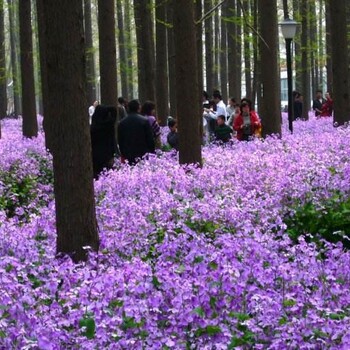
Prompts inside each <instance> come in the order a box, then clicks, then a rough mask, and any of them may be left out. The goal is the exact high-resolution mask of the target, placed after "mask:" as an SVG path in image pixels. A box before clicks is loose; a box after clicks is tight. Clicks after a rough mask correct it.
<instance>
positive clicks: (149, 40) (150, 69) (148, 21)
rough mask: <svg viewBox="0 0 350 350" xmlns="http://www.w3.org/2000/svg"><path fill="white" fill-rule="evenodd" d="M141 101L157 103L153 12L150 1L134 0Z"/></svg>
mask: <svg viewBox="0 0 350 350" xmlns="http://www.w3.org/2000/svg"><path fill="white" fill-rule="evenodd" d="M134 13H135V24H136V38H137V62H138V63H137V65H138V78H139V79H138V80H139V99H140V101H141V102H142V103H143V102H145V101H146V100H151V101H156V91H155V55H154V40H153V21H152V10H151V5H150V1H149V0H134Z"/></svg>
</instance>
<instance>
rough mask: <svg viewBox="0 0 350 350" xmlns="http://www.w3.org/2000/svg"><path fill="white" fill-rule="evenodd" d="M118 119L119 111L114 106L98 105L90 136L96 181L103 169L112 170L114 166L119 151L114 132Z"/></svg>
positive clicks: (93, 116) (93, 117)
mask: <svg viewBox="0 0 350 350" xmlns="http://www.w3.org/2000/svg"><path fill="white" fill-rule="evenodd" d="M116 119H117V109H116V108H115V107H114V106H103V105H98V106H96V108H95V112H94V114H93V115H92V122H91V126H90V134H91V148H92V163H93V171H94V178H95V179H97V178H98V176H99V174H100V173H101V171H102V170H103V169H105V168H106V169H111V168H112V166H113V161H114V154H115V152H116V149H117V144H116V141H115V132H114V124H115V121H116Z"/></svg>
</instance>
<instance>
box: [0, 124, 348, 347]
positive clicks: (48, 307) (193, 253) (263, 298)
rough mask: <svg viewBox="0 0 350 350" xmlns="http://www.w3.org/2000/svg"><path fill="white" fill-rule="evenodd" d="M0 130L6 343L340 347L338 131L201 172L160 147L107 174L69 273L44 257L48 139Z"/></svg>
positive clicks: (343, 331) (343, 310) (344, 316)
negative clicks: (92, 237)
mask: <svg viewBox="0 0 350 350" xmlns="http://www.w3.org/2000/svg"><path fill="white" fill-rule="evenodd" d="M2 134H3V138H2V139H1V140H0V348H1V349H42V350H45V349H46V350H49V349H164V350H165V349H198V350H199V349H201V350H203V349H349V348H350V318H349V317H350V293H349V288H350V274H349V266H350V253H349V251H348V250H347V248H346V247H345V248H344V246H343V244H344V245H345V246H347V240H346V237H344V235H345V234H346V233H349V232H346V230H347V227H348V226H347V225H349V222H348V221H347V220H349V219H348V216H349V215H348V214H349V213H350V204H349V191H350V162H349V159H350V148H349V146H350V131H349V130H348V129H342V128H334V127H333V125H332V122H331V121H330V120H328V119H326V120H310V121H309V122H302V121H299V122H296V123H295V133H294V135H292V136H291V135H288V133H287V132H286V131H285V132H284V136H283V138H282V140H279V139H274V138H269V139H266V140H264V141H259V140H257V141H254V142H250V143H238V142H233V143H232V145H230V146H228V147H225V148H223V147H220V146H210V147H205V148H204V149H203V159H204V164H203V168H202V169H198V168H195V167H188V168H186V169H185V168H182V167H180V166H179V165H178V162H177V157H176V155H174V154H173V153H171V152H168V153H164V154H163V155H158V156H155V157H153V158H151V159H149V160H148V161H144V162H142V163H140V164H139V165H138V166H135V167H133V168H130V167H128V166H120V165H118V164H117V165H116V167H117V169H116V170H115V171H111V172H109V173H108V174H105V175H104V176H102V177H101V178H100V180H98V181H96V182H95V191H96V201H97V217H98V223H99V230H100V238H101V250H100V253H99V254H98V255H92V256H91V259H90V260H89V262H88V263H87V264H80V265H74V264H73V263H72V262H71V261H70V260H69V259H67V258H62V259H55V239H56V237H55V215H54V200H53V193H52V192H53V189H52V168H51V159H50V157H49V156H48V155H47V154H46V153H45V150H44V138H43V135H39V137H38V138H37V139H35V140H23V139H22V138H21V126H20V122H19V121H10V120H4V121H2ZM334 208H336V210H334ZM332 210H333V211H332ZM325 218H326V220H325ZM322 220H323V221H322ZM323 238H326V239H327V240H323ZM330 241H332V242H334V243H329V242H330Z"/></svg>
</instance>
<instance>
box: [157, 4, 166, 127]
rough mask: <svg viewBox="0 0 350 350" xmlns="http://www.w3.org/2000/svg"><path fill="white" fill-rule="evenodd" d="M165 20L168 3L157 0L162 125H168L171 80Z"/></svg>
mask: <svg viewBox="0 0 350 350" xmlns="http://www.w3.org/2000/svg"><path fill="white" fill-rule="evenodd" d="M165 22H166V4H165V3H164V1H163V0H156V40H157V41H156V50H157V51H156V62H157V68H156V75H157V81H156V87H157V89H156V93H157V116H158V119H159V121H160V124H161V125H162V126H166V125H167V117H168V116H169V91H168V85H169V81H168V64H167V59H168V58H167V47H166V46H167V42H166V26H165Z"/></svg>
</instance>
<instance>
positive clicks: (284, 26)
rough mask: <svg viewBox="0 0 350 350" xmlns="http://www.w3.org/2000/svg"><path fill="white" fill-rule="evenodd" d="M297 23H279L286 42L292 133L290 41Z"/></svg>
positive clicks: (291, 21)
mask: <svg viewBox="0 0 350 350" xmlns="http://www.w3.org/2000/svg"><path fill="white" fill-rule="evenodd" d="M297 25H298V23H297V22H295V21H294V20H292V19H290V18H288V17H287V18H285V19H284V20H283V21H282V22H280V26H281V31H282V34H283V37H284V39H285V41H286V56H287V82H288V125H289V130H290V132H291V133H293V91H292V90H293V76H292V53H291V46H292V40H293V38H294V36H295V32H296V30H297Z"/></svg>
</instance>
